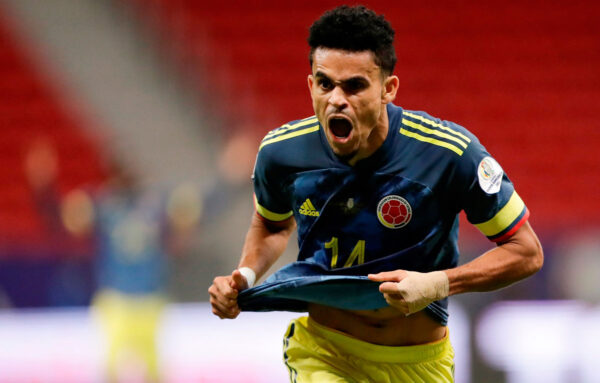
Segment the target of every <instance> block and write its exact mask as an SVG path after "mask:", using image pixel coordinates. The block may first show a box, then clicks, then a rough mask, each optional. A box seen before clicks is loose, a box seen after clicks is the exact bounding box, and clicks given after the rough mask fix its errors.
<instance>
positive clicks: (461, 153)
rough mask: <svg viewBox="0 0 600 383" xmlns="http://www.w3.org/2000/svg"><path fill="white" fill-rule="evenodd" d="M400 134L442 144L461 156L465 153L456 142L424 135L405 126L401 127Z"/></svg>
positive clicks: (434, 143)
mask: <svg viewBox="0 0 600 383" xmlns="http://www.w3.org/2000/svg"><path fill="white" fill-rule="evenodd" d="M400 134H403V135H405V136H407V137H410V138H414V139H415V140H419V141H423V142H427V143H429V144H433V145H437V146H441V147H443V148H446V149H450V150H452V151H453V152H454V153H456V154H458V155H459V156H462V155H463V153H464V151H463V150H462V149H460V148H459V147H458V146H456V145H454V144H451V143H449V142H446V141H440V140H437V139H435V138H432V137H425V136H422V135H420V134H418V133H414V132H411V131H409V130H406V129H404V128H402V129H400Z"/></svg>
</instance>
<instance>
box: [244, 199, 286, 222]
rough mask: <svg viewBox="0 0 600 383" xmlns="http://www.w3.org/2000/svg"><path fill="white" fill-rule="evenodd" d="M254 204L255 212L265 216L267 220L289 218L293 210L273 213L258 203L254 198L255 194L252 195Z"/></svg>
mask: <svg viewBox="0 0 600 383" xmlns="http://www.w3.org/2000/svg"><path fill="white" fill-rule="evenodd" d="M254 206H255V207H256V212H257V213H258V214H260V215H261V216H263V217H265V218H266V219H268V220H269V221H283V220H286V219H288V218H290V217H291V216H292V214H294V212H293V211H292V210H290V211H289V212H287V213H283V214H279V213H273V212H272V211H270V210H268V209H266V208H265V207H263V206H261V205H260V204H259V203H258V199H256V195H255V196H254Z"/></svg>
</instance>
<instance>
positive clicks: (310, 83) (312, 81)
mask: <svg viewBox="0 0 600 383" xmlns="http://www.w3.org/2000/svg"><path fill="white" fill-rule="evenodd" d="M306 80H307V81H308V90H309V91H310V93H312V88H313V85H314V83H315V78H314V77H313V75H312V74H309V75H308V77H307V79H306Z"/></svg>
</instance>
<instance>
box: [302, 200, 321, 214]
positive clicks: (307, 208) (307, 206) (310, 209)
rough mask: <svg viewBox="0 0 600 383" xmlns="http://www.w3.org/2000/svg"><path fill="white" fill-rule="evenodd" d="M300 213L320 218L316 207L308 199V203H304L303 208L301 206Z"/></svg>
mask: <svg viewBox="0 0 600 383" xmlns="http://www.w3.org/2000/svg"><path fill="white" fill-rule="evenodd" d="M299 212H300V214H302V215H308V216H310V217H318V216H319V212H318V211H317V209H315V207H314V205H313V204H312V202H310V199H308V198H307V199H306V201H304V203H303V204H302V206H300V210H299Z"/></svg>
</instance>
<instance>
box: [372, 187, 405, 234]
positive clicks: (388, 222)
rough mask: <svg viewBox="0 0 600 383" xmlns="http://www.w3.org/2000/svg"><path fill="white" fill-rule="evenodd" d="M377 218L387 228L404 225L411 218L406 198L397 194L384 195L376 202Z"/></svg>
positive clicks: (397, 227)
mask: <svg viewBox="0 0 600 383" xmlns="http://www.w3.org/2000/svg"><path fill="white" fill-rule="evenodd" d="M377 218H378V219H379V222H381V224H382V225H383V226H385V227H387V228H389V229H399V228H401V227H404V226H406V225H407V224H408V223H409V222H410V219H411V218H412V208H411V207H410V204H409V203H408V201H407V200H405V199H404V198H402V197H400V196H398V195H393V194H392V195H388V196H385V197H383V198H382V199H381V201H379V203H378V204H377Z"/></svg>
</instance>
